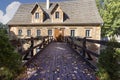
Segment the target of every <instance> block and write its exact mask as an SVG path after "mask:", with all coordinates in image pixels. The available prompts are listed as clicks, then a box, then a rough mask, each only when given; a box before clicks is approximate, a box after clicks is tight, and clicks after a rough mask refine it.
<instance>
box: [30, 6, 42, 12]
mask: <svg viewBox="0 0 120 80" xmlns="http://www.w3.org/2000/svg"><path fill="white" fill-rule="evenodd" d="M36 10H38V11H40V12H41V11H42V12H43V10H42V8H41V7H40V6H39V5H38V4H35V6H34V7H33V8H32V10H31V13H32V14H34V13H35V11H36Z"/></svg>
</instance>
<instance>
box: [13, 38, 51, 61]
mask: <svg viewBox="0 0 120 80" xmlns="http://www.w3.org/2000/svg"><path fill="white" fill-rule="evenodd" d="M36 40H37V41H40V43H39V44H37V45H35V44H34V42H35V41H36ZM52 41H53V36H40V37H36V38H33V37H31V38H26V39H18V40H11V43H12V44H13V45H14V46H19V47H23V45H24V44H25V43H28V42H30V44H29V46H30V47H29V48H28V49H27V50H22V51H21V50H18V52H19V53H20V54H21V55H22V59H23V60H29V59H30V58H32V57H33V56H35V55H36V54H37V51H36V50H37V49H39V50H38V51H41V50H42V49H43V48H45V47H46V46H47V44H49V43H50V42H52Z"/></svg>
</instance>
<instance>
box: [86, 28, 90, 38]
mask: <svg viewBox="0 0 120 80" xmlns="http://www.w3.org/2000/svg"><path fill="white" fill-rule="evenodd" d="M85 37H87V38H90V37H91V30H90V29H86V30H85Z"/></svg>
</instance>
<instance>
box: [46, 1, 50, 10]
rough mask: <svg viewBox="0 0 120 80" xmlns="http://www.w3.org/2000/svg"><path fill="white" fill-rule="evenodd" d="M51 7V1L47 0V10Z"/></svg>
mask: <svg viewBox="0 0 120 80" xmlns="http://www.w3.org/2000/svg"><path fill="white" fill-rule="evenodd" d="M49 7H50V1H49V0H47V1H46V8H47V10H48V9H49Z"/></svg>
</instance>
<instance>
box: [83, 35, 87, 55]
mask: <svg viewBox="0 0 120 80" xmlns="http://www.w3.org/2000/svg"><path fill="white" fill-rule="evenodd" d="M85 49H86V37H84V38H83V57H85V56H86V55H85V53H86V51H85Z"/></svg>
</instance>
